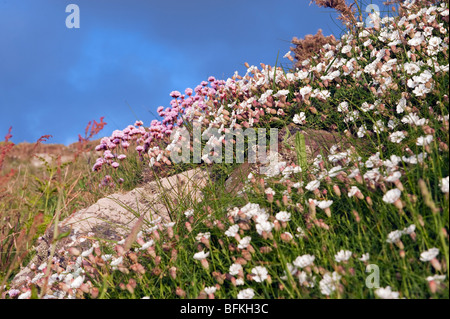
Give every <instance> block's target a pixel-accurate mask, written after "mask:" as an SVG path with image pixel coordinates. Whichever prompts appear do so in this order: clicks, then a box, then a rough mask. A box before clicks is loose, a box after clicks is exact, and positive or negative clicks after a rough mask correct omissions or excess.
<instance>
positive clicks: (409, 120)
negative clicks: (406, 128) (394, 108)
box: [401, 113, 428, 126]
mask: <svg viewBox="0 0 450 319" xmlns="http://www.w3.org/2000/svg"><path fill="white" fill-rule="evenodd" d="M401 121H402V123H405V124H414V125H417V126H422V125H425V124H427V123H428V120H426V119H421V118H420V117H418V116H417V114H416V113H410V114H408V115H405V116H404V117H403V118H402V119H401Z"/></svg>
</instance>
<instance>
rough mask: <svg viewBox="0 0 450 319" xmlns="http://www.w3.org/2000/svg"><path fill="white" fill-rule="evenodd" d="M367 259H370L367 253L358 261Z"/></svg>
mask: <svg viewBox="0 0 450 319" xmlns="http://www.w3.org/2000/svg"><path fill="white" fill-rule="evenodd" d="M369 258H370V255H369V253H366V254H362V256H361V258H358V259H359V260H361V261H368V260H369Z"/></svg>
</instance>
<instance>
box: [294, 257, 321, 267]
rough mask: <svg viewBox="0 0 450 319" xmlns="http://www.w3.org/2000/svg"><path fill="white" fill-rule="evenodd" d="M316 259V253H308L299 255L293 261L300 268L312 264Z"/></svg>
mask: <svg viewBox="0 0 450 319" xmlns="http://www.w3.org/2000/svg"><path fill="white" fill-rule="evenodd" d="M314 259H316V257H315V256H314V255H309V254H306V255H303V256H298V257H297V258H296V259H295V260H294V261H293V262H292V263H293V264H294V266H296V267H298V268H304V267H308V266H310V265H312V264H313V262H314Z"/></svg>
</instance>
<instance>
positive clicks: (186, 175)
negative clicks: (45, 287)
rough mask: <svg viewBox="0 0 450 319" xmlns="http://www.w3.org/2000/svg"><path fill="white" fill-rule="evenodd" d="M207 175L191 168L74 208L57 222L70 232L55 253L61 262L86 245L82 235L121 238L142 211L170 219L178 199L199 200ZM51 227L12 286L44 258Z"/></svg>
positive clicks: (149, 217) (151, 216)
mask: <svg viewBox="0 0 450 319" xmlns="http://www.w3.org/2000/svg"><path fill="white" fill-rule="evenodd" d="M208 178H209V173H208V171H207V170H204V169H193V170H190V171H186V172H183V173H180V174H177V175H173V176H170V177H167V178H163V179H160V180H155V181H153V182H150V183H148V184H145V185H144V186H142V187H139V188H135V189H133V190H132V191H129V192H127V193H125V194H119V193H116V194H112V195H110V196H108V197H106V198H102V199H100V200H98V201H97V203H95V204H94V205H92V206H90V207H88V208H85V209H82V210H79V211H77V212H75V213H74V214H72V215H70V216H69V217H67V218H65V219H64V220H63V221H61V222H60V223H59V224H58V227H59V233H64V232H68V231H70V235H69V236H67V237H65V238H63V239H62V240H60V241H58V243H57V245H56V250H55V252H56V253H55V256H56V257H58V258H60V259H61V264H62V265H64V256H63V253H64V252H65V251H67V249H69V248H70V247H74V246H77V247H80V248H81V249H88V248H89V247H83V242H84V241H83V238H86V237H91V238H101V239H107V240H116V241H117V240H120V239H121V238H123V237H126V236H127V235H128V234H129V232H130V229H131V228H132V227H133V225H134V224H135V223H136V222H137V220H138V219H139V217H140V216H141V215H142V214H145V218H144V219H145V220H146V221H148V222H151V221H153V220H156V219H157V218H161V219H162V220H161V222H162V223H165V222H169V221H170V220H171V214H172V213H174V212H175V210H176V206H177V205H179V204H180V202H179V201H180V200H183V199H184V200H188V201H189V202H188V203H184V204H185V205H186V206H189V207H191V206H192V204H193V203H195V202H197V201H199V200H201V198H202V193H201V189H202V188H203V187H204V186H205V185H206V183H207V182H208ZM187 195H188V196H187ZM145 224H146V223H144V225H145ZM147 224H148V223H147ZM144 227H145V226H144ZM53 229H54V227H53V226H52V227H50V229H49V230H48V231H47V232H46V233H45V235H44V236H42V237H41V240H40V241H39V243H38V245H37V247H36V255H35V256H34V258H33V259H32V260H31V261H30V262H29V264H28V265H27V266H26V267H25V268H23V269H22V270H21V271H20V272H19V273H18V274H17V275H16V276H15V278H14V279H13V281H12V287H20V286H21V285H23V284H24V283H26V281H27V277H30V278H32V276H34V272H33V271H32V270H31V269H30V266H31V265H32V264H33V263H34V264H35V265H36V267H39V265H40V264H42V263H45V262H47V260H48V257H49V255H50V250H51V245H52V240H53Z"/></svg>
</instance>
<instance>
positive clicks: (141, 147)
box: [136, 145, 144, 153]
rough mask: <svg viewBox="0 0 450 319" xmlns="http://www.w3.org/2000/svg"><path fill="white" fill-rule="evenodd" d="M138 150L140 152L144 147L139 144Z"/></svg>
mask: <svg viewBox="0 0 450 319" xmlns="http://www.w3.org/2000/svg"><path fill="white" fill-rule="evenodd" d="M136 151H138V152H139V153H140V152H142V151H144V147H143V146H140V145H139V146H137V147H136Z"/></svg>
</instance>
